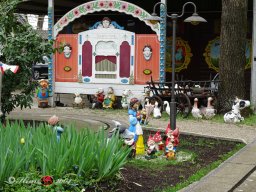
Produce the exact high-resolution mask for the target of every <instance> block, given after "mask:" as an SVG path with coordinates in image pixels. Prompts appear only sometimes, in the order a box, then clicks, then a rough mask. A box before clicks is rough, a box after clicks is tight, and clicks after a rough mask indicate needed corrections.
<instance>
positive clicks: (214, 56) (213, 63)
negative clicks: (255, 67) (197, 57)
mask: <svg viewBox="0 0 256 192" xmlns="http://www.w3.org/2000/svg"><path fill="white" fill-rule="evenodd" d="M251 55H252V42H251V40H247V42H246V50H245V57H246V63H245V69H248V68H250V67H251ZM204 57H205V61H206V63H207V64H208V66H209V68H211V69H214V70H215V71H217V72H219V58H220V37H216V38H215V39H213V40H211V41H209V43H208V45H207V46H206V48H205V53H204Z"/></svg>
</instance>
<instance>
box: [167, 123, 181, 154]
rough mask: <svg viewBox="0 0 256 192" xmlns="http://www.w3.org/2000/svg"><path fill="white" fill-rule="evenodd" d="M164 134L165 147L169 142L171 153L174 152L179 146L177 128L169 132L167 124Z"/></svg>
mask: <svg viewBox="0 0 256 192" xmlns="http://www.w3.org/2000/svg"><path fill="white" fill-rule="evenodd" d="M165 134H166V136H167V139H166V142H165V146H167V145H168V144H169V142H171V143H172V145H173V151H174V152H176V150H177V146H178V144H179V135H180V132H179V128H176V129H175V130H171V128H170V123H169V124H168V126H167V128H166V130H165Z"/></svg>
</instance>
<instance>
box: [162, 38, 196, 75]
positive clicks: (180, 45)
mask: <svg viewBox="0 0 256 192" xmlns="http://www.w3.org/2000/svg"><path fill="white" fill-rule="evenodd" d="M166 39H167V42H166V72H171V71H172V37H168V38H166ZM192 56H193V54H192V53H191V49H190V46H189V44H188V42H187V41H184V40H183V39H181V38H180V37H177V38H176V54H175V72H180V71H181V70H182V69H186V68H187V66H188V65H189V63H190V60H191V57H192Z"/></svg>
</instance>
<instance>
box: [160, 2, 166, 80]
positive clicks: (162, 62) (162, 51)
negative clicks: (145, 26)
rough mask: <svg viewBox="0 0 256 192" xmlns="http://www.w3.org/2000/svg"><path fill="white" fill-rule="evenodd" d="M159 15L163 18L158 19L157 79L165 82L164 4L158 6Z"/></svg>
mask: <svg viewBox="0 0 256 192" xmlns="http://www.w3.org/2000/svg"><path fill="white" fill-rule="evenodd" d="M161 3H164V4H166V0H161ZM160 17H161V18H162V19H163V20H162V21H160V67H159V71H160V74H159V81H160V83H163V82H165V60H166V58H165V57H166V55H165V52H166V6H164V5H161V6H160Z"/></svg>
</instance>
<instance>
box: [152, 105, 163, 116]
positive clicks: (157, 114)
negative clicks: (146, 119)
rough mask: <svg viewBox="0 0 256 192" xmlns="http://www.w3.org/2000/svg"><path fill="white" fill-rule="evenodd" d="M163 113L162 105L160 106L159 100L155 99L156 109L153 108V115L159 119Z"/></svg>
mask: <svg viewBox="0 0 256 192" xmlns="http://www.w3.org/2000/svg"><path fill="white" fill-rule="evenodd" d="M161 116H162V114H161V109H160V107H159V106H158V102H157V101H155V107H154V110H153V117H154V118H155V119H159V118H161Z"/></svg>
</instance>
